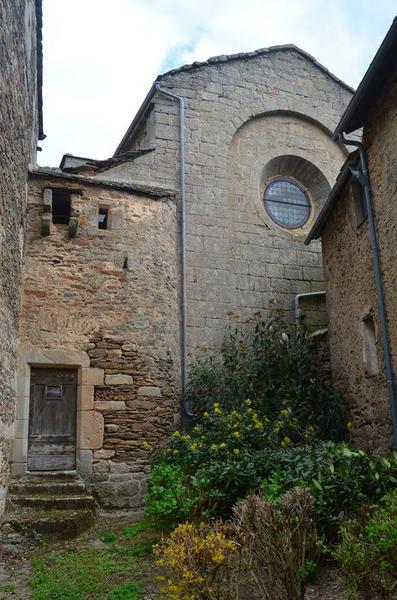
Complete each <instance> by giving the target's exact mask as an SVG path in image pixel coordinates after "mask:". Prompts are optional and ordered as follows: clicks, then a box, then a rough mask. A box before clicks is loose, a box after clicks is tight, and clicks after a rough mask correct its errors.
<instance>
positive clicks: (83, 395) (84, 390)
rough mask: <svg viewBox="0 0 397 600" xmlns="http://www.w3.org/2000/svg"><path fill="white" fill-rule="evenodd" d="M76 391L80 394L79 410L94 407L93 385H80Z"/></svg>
mask: <svg viewBox="0 0 397 600" xmlns="http://www.w3.org/2000/svg"><path fill="white" fill-rule="evenodd" d="M78 391H79V394H80V404H79V410H92V409H93V408H94V391H95V390H94V386H93V385H81V386H80V387H79V390H78Z"/></svg>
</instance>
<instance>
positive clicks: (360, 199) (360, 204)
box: [351, 181, 368, 227]
mask: <svg viewBox="0 0 397 600" xmlns="http://www.w3.org/2000/svg"><path fill="white" fill-rule="evenodd" d="M351 194H352V201H353V212H354V218H355V221H356V227H359V226H360V225H361V223H363V222H364V221H365V219H366V218H367V216H368V214H367V204H366V202H365V196H364V189H363V187H362V185H360V184H359V182H358V181H353V182H352V184H351Z"/></svg>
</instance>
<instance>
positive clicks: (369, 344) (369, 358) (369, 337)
mask: <svg viewBox="0 0 397 600" xmlns="http://www.w3.org/2000/svg"><path fill="white" fill-rule="evenodd" d="M363 353H364V367H365V371H366V373H367V375H370V376H372V375H377V374H378V373H379V365H378V352H377V349H376V331H375V322H374V318H373V317H372V316H368V317H366V318H365V319H363Z"/></svg>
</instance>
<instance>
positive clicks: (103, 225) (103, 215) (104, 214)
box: [98, 208, 109, 229]
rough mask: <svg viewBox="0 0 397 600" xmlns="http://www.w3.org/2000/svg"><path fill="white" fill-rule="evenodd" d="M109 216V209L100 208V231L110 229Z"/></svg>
mask: <svg viewBox="0 0 397 600" xmlns="http://www.w3.org/2000/svg"><path fill="white" fill-rule="evenodd" d="M108 216H109V210H108V209H107V208H100V209H99V210H98V229H107V228H108V221H109V219H108Z"/></svg>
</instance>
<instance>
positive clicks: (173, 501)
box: [146, 461, 197, 528]
mask: <svg viewBox="0 0 397 600" xmlns="http://www.w3.org/2000/svg"><path fill="white" fill-rule="evenodd" d="M187 479H188V478H187V476H186V475H185V473H184V472H183V470H182V468H181V467H180V466H179V465H177V464H171V463H166V462H164V461H160V462H158V463H156V464H154V465H153V466H152V468H151V470H150V473H149V477H148V492H147V494H146V512H147V513H148V514H149V515H152V516H153V518H154V521H155V523H156V525H158V526H159V527H165V528H168V527H169V528H173V527H175V526H176V525H177V524H178V523H180V522H181V521H184V520H186V519H188V518H189V517H190V516H191V514H192V512H193V510H194V507H195V505H196V504H197V497H196V496H195V495H194V489H193V488H192V486H188V485H187Z"/></svg>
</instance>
